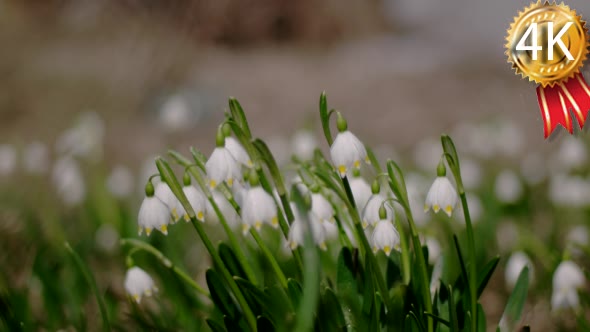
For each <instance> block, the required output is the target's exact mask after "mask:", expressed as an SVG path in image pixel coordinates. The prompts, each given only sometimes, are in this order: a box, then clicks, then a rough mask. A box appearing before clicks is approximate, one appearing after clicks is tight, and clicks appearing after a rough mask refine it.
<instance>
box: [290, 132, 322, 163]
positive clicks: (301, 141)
mask: <svg viewBox="0 0 590 332" xmlns="http://www.w3.org/2000/svg"><path fill="white" fill-rule="evenodd" d="M291 145H292V148H293V152H294V153H295V155H296V156H298V157H300V158H302V159H304V160H309V159H311V158H313V152H314V150H315V149H316V148H317V147H318V142H317V140H316V137H315V136H314V134H312V133H311V132H310V131H307V130H302V131H298V132H297V133H295V136H294V137H293V141H292V144H291Z"/></svg>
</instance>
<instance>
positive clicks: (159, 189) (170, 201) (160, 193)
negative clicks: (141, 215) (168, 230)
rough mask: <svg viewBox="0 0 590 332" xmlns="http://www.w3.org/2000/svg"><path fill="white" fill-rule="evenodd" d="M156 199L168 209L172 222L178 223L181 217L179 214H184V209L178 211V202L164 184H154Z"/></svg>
mask: <svg viewBox="0 0 590 332" xmlns="http://www.w3.org/2000/svg"><path fill="white" fill-rule="evenodd" d="M156 197H158V199H159V200H160V201H162V202H163V203H164V205H166V206H167V207H168V210H169V211H170V212H169V214H170V215H171V216H172V222H176V221H178V219H180V217H181V215H180V212H184V209H182V211H179V210H178V207H179V206H180V202H179V201H178V198H176V196H175V195H174V193H173V192H172V189H170V186H168V184H167V183H166V182H163V181H162V182H159V183H158V184H156Z"/></svg>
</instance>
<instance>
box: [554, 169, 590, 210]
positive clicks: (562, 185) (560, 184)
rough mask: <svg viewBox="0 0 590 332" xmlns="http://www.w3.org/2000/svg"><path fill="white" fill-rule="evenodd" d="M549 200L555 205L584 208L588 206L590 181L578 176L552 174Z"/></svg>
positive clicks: (589, 201) (589, 202)
mask: <svg viewBox="0 0 590 332" xmlns="http://www.w3.org/2000/svg"><path fill="white" fill-rule="evenodd" d="M549 199H550V200H551V201H552V202H553V203H555V204H556V205H562V206H571V207H582V206H586V205H588V204H590V181H588V180H587V179H585V178H583V177H581V176H579V175H564V174H552V175H551V180H550V181H549Z"/></svg>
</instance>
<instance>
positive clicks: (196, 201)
mask: <svg viewBox="0 0 590 332" xmlns="http://www.w3.org/2000/svg"><path fill="white" fill-rule="evenodd" d="M182 191H183V192H184V195H185V196H186V199H187V200H188V202H189V203H190V205H191V207H192V208H193V210H194V211H195V216H196V217H197V220H199V221H203V222H204V221H205V209H206V208H207V204H206V199H205V195H203V193H201V192H200V191H199V190H198V189H197V188H195V187H194V186H192V185H188V186H184V187H182ZM177 202H178V215H179V216H180V217H182V218H184V220H185V221H186V222H189V221H190V220H191V219H190V217H189V215H188V214H187V213H186V211H185V210H184V207H183V206H182V204H181V203H180V201H178V200H177Z"/></svg>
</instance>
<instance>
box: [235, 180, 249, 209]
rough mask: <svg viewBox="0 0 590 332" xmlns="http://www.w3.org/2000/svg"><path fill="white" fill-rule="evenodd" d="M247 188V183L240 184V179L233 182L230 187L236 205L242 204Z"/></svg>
mask: <svg viewBox="0 0 590 332" xmlns="http://www.w3.org/2000/svg"><path fill="white" fill-rule="evenodd" d="M248 188H249V186H248V184H242V183H241V182H240V181H236V182H234V185H233V186H232V187H231V193H232V195H233V196H234V200H235V201H236V203H238V205H240V206H242V204H244V197H246V193H247V192H248Z"/></svg>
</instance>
